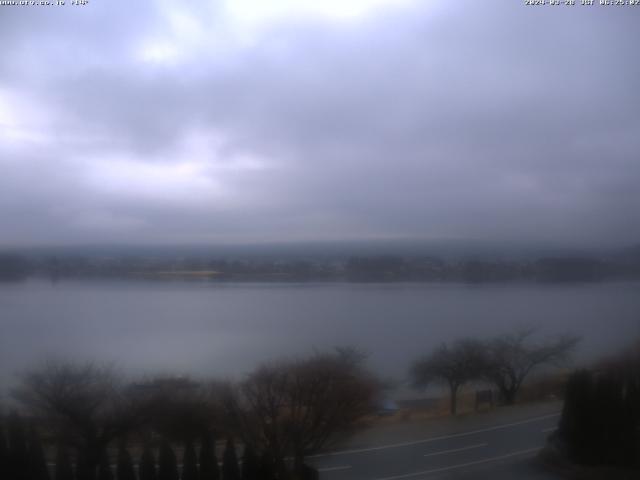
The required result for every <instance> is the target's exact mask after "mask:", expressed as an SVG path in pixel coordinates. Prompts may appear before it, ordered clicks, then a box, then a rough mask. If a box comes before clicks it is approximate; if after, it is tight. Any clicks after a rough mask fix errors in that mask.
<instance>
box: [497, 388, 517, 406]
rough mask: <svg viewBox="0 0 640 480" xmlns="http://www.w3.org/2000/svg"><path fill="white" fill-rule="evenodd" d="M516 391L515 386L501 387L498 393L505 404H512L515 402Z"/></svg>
mask: <svg viewBox="0 0 640 480" xmlns="http://www.w3.org/2000/svg"><path fill="white" fill-rule="evenodd" d="M516 393H517V389H515V388H501V389H500V395H502V400H503V401H504V404H505V405H513V404H514V403H516Z"/></svg>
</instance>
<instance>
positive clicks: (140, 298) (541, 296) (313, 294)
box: [0, 280, 640, 384]
mask: <svg viewBox="0 0 640 480" xmlns="http://www.w3.org/2000/svg"><path fill="white" fill-rule="evenodd" d="M524 325H534V326H536V327H537V328H538V329H539V335H540V336H541V337H544V336H551V335H556V334H558V333H565V332H569V333H576V334H579V335H582V337H583V340H582V342H581V344H580V346H579V349H578V350H577V352H576V359H577V360H576V361H578V362H584V361H588V360H590V359H593V358H596V357H597V356H600V355H604V354H607V353H610V352H613V351H615V349H617V348H619V347H621V346H623V345H626V344H627V343H628V342H630V341H631V340H632V339H633V338H638V337H639V336H640V284H639V283H602V284H580V285H539V284H518V285H461V284H411V283H407V284H352V283H323V284H317V283H313V284H311V283H303V284H290V283H286V284H276V283H215V282H173V281H166V282H162V281H157V282H154V281H105V280H100V281H98V280H96V281H82V282H81V281H60V282H57V283H51V282H47V281H39V280H30V281H27V282H24V283H4V284H0V382H3V383H4V384H6V383H7V382H10V381H12V380H13V379H14V378H15V377H14V376H15V373H16V372H19V371H21V370H23V369H25V368H26V367H28V366H30V365H33V364H34V363H36V362H37V361H39V360H41V359H43V358H44V357H46V356H50V355H54V356H63V357H65V358H71V359H96V360H99V361H110V362H115V363H116V364H117V365H120V366H122V367H123V368H125V369H127V371H132V372H135V373H143V372H148V373H152V372H167V373H168V372H171V373H190V374H194V375H196V376H201V375H211V376H218V377H234V376H236V377H237V376H239V375H242V374H243V373H245V372H248V371H249V370H250V369H251V368H253V367H254V366H255V365H257V364H258V363H260V362H262V361H265V360H269V359H275V358H280V357H283V356H292V355H300V354H308V353H310V352H312V351H313V350H314V349H317V350H322V349H326V348H331V347H332V346H336V345H354V346H357V347H359V348H361V349H363V350H365V351H366V352H368V353H369V354H370V357H369V363H370V366H371V367H372V368H374V369H375V370H376V371H378V372H380V373H381V374H382V375H384V376H389V377H393V378H395V379H398V380H402V379H403V378H404V377H405V376H406V372H407V368H408V366H409V364H410V363H411V361H412V360H413V359H415V358H416V357H417V356H419V355H420V354H422V353H425V352H428V351H429V350H430V349H431V348H433V347H434V346H437V345H438V344H440V343H441V342H443V341H449V340H452V339H455V338H457V337H461V336H474V337H481V338H484V337H488V336H491V335H493V334H497V333H503V332H509V331H511V330H512V329H514V328H515V327H517V326H524Z"/></svg>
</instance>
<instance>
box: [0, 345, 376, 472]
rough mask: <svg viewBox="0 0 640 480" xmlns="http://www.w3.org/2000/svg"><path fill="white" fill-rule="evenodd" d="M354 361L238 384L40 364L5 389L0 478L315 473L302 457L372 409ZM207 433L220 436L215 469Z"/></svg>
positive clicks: (311, 363) (307, 363) (266, 373)
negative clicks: (7, 407)
mask: <svg viewBox="0 0 640 480" xmlns="http://www.w3.org/2000/svg"><path fill="white" fill-rule="evenodd" d="M363 359H364V357H363V356H362V355H360V354H358V353H357V352H356V351H355V350H353V349H349V348H346V349H337V350H336V351H335V352H332V353H317V354H315V355H313V356H311V357H308V358H305V359H300V360H290V361H284V362H279V363H275V364H268V365H263V366H262V367H260V368H258V369H257V370H256V371H255V372H253V373H252V374H251V375H249V376H248V377H247V378H246V379H245V380H244V381H242V382H238V383H220V382H208V383H206V382H205V383H203V382H195V381H193V380H191V379H188V378H182V377H158V378H146V379H141V380H139V381H136V382H124V381H123V378H122V376H121V375H119V374H118V373H117V372H116V371H115V370H114V369H113V368H110V367H106V366H100V365H95V364H74V363H66V362H47V363H45V364H43V365H41V366H40V367H38V368H36V369H34V370H32V371H31V372H29V373H28V374H26V375H25V376H24V377H23V378H22V381H21V383H20V385H19V387H18V388H17V389H16V390H15V391H14V393H13V395H14V397H15V399H16V400H17V401H18V404H19V406H20V408H21V412H22V413H23V415H24V417H20V416H19V415H18V414H16V413H12V414H11V415H9V416H8V417H4V418H1V419H0V478H2V479H5V478H6V479H8V480H46V479H51V480H54V479H55V480H109V479H113V480H180V479H181V480H206V479H209V480H263V479H264V480H272V479H273V480H275V479H283V480H298V479H305V480H306V479H314V478H316V477H317V472H316V471H315V470H314V469H313V468H311V467H309V466H308V465H307V464H306V463H305V458H306V457H307V456H308V455H311V454H313V453H316V452H318V451H319V450H320V449H322V448H325V447H326V446H327V445H328V444H329V443H330V442H331V441H333V440H335V438H336V435H337V434H339V433H340V432H345V431H348V430H349V429H350V428H352V427H353V426H354V425H355V424H356V422H358V421H359V420H360V419H361V418H362V417H363V416H365V415H367V414H369V413H370V412H371V411H372V408H373V405H374V399H375V397H376V396H377V392H378V389H379V383H378V382H377V381H376V380H375V378H374V377H373V376H372V375H371V374H369V373H368V372H367V371H366V370H365V369H364V366H363ZM25 418H26V419H25ZM216 438H218V439H221V440H224V441H225V442H226V443H225V447H224V451H223V452H222V453H221V459H222V465H221V468H219V462H218V456H217V454H216V444H217V443H216V442H215V441H214V439H216ZM43 440H44V445H45V446H46V448H43V443H42V441H43ZM238 444H239V445H241V447H242V452H243V454H242V457H240V458H238V455H237V453H236V446H237V445H238ZM45 451H47V452H49V455H48V460H47V459H46V457H47V456H45V453H44V452H45ZM54 451H55V456H54V455H53V452H54ZM47 463H49V464H50V467H51V468H48V467H47Z"/></svg>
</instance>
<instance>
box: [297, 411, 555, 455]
mask: <svg viewBox="0 0 640 480" xmlns="http://www.w3.org/2000/svg"><path fill="white" fill-rule="evenodd" d="M559 415H560V413H552V414H549V415H542V416H540V417H534V418H529V419H527V420H521V421H519V422H513V423H505V424H502V425H496V426H494V427H487V428H481V429H479V430H471V431H469V432H463V433H454V434H452V435H442V436H439V437H431V438H425V439H422V440H414V441H411V442H402V443H391V444H389V445H380V446H377V447H368V448H355V449H351V450H340V451H337V452H329V453H318V454H316V455H309V456H308V457H307V458H320V457H332V456H337V455H349V454H352V453H365V452H375V451H377V450H386V449H387V448H400V447H409V446H411V445H420V444H421V443H429V442H436V441H438V440H447V439H449V438H459V437H466V436H468V435H475V434H477V433H484V432H491V431H494V430H500V429H501V428H509V427H515V426H518V425H525V424H527V423H533V422H537V421H540V420H545V419H547V418H553V417H557V416H559Z"/></svg>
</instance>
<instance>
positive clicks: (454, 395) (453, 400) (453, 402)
mask: <svg viewBox="0 0 640 480" xmlns="http://www.w3.org/2000/svg"><path fill="white" fill-rule="evenodd" d="M450 410H451V415H455V414H456V413H457V411H458V385H451V397H450Z"/></svg>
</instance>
